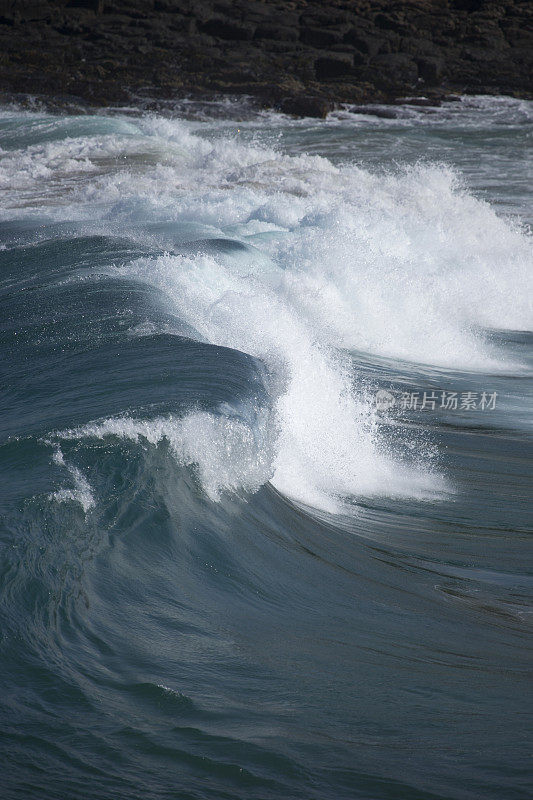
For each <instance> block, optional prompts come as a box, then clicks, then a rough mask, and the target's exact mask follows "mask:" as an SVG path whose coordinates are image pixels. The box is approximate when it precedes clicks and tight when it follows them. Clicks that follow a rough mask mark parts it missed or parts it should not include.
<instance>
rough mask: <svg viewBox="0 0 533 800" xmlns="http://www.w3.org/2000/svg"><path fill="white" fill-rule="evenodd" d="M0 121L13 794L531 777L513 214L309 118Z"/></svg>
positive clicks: (366, 790)
mask: <svg viewBox="0 0 533 800" xmlns="http://www.w3.org/2000/svg"><path fill="white" fill-rule="evenodd" d="M5 114H6V116H5V118H4V119H5V120H7V122H9V125H7V122H6V130H8V133H9V136H11V137H12V133H11V131H12V128H11V127H9V126H10V125H11V122H12V120H13V116H14V117H15V118H16V119H17V120H18V122H19V124H20V126H21V134H20V141H19V140H18V139H17V138H15V139H13V138H10V139H7V138H6V139H4V140H3V144H2V146H3V147H4V149H5V152H3V153H2V154H1V155H2V161H1V162H0V170H1V169H4V172H0V174H1V175H2V179H3V181H4V183H3V184H2V188H3V189H4V190H5V191H6V195H5V198H6V200H5V202H4V203H3V206H2V226H3V228H2V241H3V242H4V247H5V249H4V250H2V251H0V260H1V267H2V286H1V287H0V288H1V293H2V294H1V299H2V304H3V312H4V316H3V324H2V338H3V348H4V353H5V354H6V358H5V366H6V370H5V373H6V374H5V381H4V387H5V392H4V393H3V396H2V445H1V448H0V458H1V461H0V468H1V470H2V482H3V485H4V487H5V488H4V492H3V494H2V500H1V502H2V519H3V523H2V563H1V576H2V577H1V587H2V595H1V597H2V660H3V684H4V691H3V692H2V696H1V700H0V703H1V706H0V708H1V715H2V720H3V729H4V741H5V745H4V746H5V753H6V755H7V756H8V758H9V763H10V773H9V775H7V776H4V777H3V778H2V781H3V784H4V786H3V789H4V794H5V796H7V797H35V798H37V797H39V798H42V797H50V798H57V797H59V798H63V797H65V798H66V797H68V798H77V797H79V798H81V797H83V798H107V797H109V796H113V797H117V798H121V797H123V798H134V797H139V798H141V797H142V798H146V797H154V798H159V797H161V798H163V797H180V798H185V797H187V798H217V799H218V798H221V797H228V798H243V799H244V798H257V799H258V800H259V798H261V799H263V798H292V797H294V798H317V800H318V799H319V798H320V800H323V799H324V798H335V799H336V800H337V798H354V797H359V798H410V799H411V798H436V797H449V798H472V797H476V798H481V797H483V798H491V797H494V798H500V797H501V796H502V794H503V795H504V796H505V797H506V798H514V797H516V798H519V797H523V796H525V792H526V786H527V780H528V775H527V770H526V767H525V765H526V764H527V753H528V748H527V736H526V730H527V729H526V723H527V720H526V716H525V714H524V697H525V694H526V680H527V671H528V661H527V652H526V650H525V635H526V632H527V629H528V627H529V626H530V622H531V611H530V606H529V605H528V592H529V591H530V588H531V577H530V575H528V573H527V571H526V569H525V567H524V548H525V547H526V545H527V542H528V535H529V533H530V517H529V516H528V501H529V486H530V480H531V454H532V452H531V451H532V445H531V437H530V424H531V423H530V416H529V415H528V400H527V397H528V391H530V388H531V369H530V363H529V360H530V355H529V352H530V344H531V336H530V334H529V333H528V332H527V331H528V330H529V329H530V327H531V326H530V319H531V318H530V316H529V314H530V305H529V304H530V298H531V296H532V295H531V293H530V292H529V293H528V292H527V291H526V287H527V286H529V283H528V281H530V279H531V278H530V269H529V267H530V260H529V259H530V256H529V239H528V236H527V235H526V233H525V232H524V229H523V228H521V227H520V226H519V224H517V223H516V222H513V221H512V220H509V219H503V218H501V217H498V216H496V214H495V213H494V211H493V209H492V208H491V207H490V206H489V205H488V204H485V203H483V202H481V201H480V200H479V199H475V198H474V197H473V196H472V194H471V193H468V192H466V190H465V189H464V188H462V187H461V186H460V183H459V182H458V179H457V176H456V175H455V174H454V173H453V172H451V171H450V170H449V168H444V167H436V166H433V165H430V166H423V165H422V166H421V165H415V166H412V167H406V168H405V169H402V170H398V171H396V172H387V173H383V172H381V173H380V172H379V171H373V172H372V171H366V170H364V169H362V168H361V167H354V166H353V165H350V164H348V165H346V164H345V165H342V164H336V163H334V161H332V160H326V159H324V158H319V157H315V156H307V155H305V154H302V153H304V152H305V148H306V142H307V140H306V136H309V141H310V142H312V137H313V132H312V131H311V132H306V129H305V127H303V128H302V130H301V131H300V132H299V133H298V132H296V133H295V131H290V132H289V133H290V135H291V136H293V137H294V136H300V137H301V142H300V149H301V151H302V152H301V153H300V154H299V155H295V156H288V155H286V154H284V152H283V150H282V149H279V148H278V149H276V148H272V147H270V146H265V144H263V143H261V142H258V141H257V140H256V138H254V137H256V134H255V132H254V128H253V124H250V129H249V131H248V132H246V131H244V132H245V133H246V135H247V136H248V139H245V140H244V141H243V140H241V139H242V137H240V138H239V137H238V136H237V135H236V134H235V132H234V130H233V129H231V131H230V135H228V131H227V130H226V129H224V126H222V129H221V128H220V127H217V125H216V124H213V125H212V126H209V125H207V126H206V127H202V126H200V127H199V129H198V130H197V129H196V128H195V127H194V125H193V124H192V123H186V122H183V121H180V120H170V119H162V118H158V117H143V118H138V119H136V118H133V119H132V118H130V119H128V120H125V119H124V118H120V117H118V118H115V119H113V118H106V117H92V118H91V117H88V118H79V119H74V120H69V121H65V120H64V119H61V118H50V117H45V116H41V117H40V116H39V115H32V114H18V112H5ZM10 114H11V116H9V115H10ZM275 124H278V123H277V122H276V123H275ZM287 124H288V123H287ZM384 124H385V123H384ZM321 135H326V134H324V132H323V129H321ZM398 135H399V134H398ZM405 135H406V136H408V135H409V133H408V132H407V133H406V134H405ZM417 135H418V134H417ZM429 135H430V134H428V136H429ZM439 135H442V132H440V133H439ZM430 141H431V139H430ZM8 190H9V191H8ZM517 285H520V286H522V287H524V291H523V292H522V293H520V294H519V295H517V292H516V286H517ZM480 298H481V301H480ZM391 385H392V386H393V387H394V388H395V389H397V390H400V389H406V390H408V391H415V390H421V391H424V390H429V389H435V390H438V389H440V388H449V389H456V390H458V391H460V392H461V391H468V390H473V391H477V392H481V391H483V390H484V389H490V390H492V391H497V392H498V393H499V398H500V401H499V403H498V405H497V407H496V409H494V411H493V412H491V414H490V415H489V414H488V412H487V414H484V415H483V414H481V412H479V413H477V412H475V413H474V412H471V413H468V412H466V411H463V412H461V411H460V410H459V411H457V412H455V413H453V412H451V411H450V412H448V413H445V412H444V411H443V412H435V413H431V412H428V413H426V412H424V413H422V412H416V411H412V412H411V413H409V412H408V411H406V412H405V413H404V414H401V413H396V412H391V413H390V414H385V415H383V414H379V413H378V412H377V411H376V410H375V404H374V400H373V394H374V392H375V390H376V388H377V387H381V386H383V387H385V388H389V387H391Z"/></svg>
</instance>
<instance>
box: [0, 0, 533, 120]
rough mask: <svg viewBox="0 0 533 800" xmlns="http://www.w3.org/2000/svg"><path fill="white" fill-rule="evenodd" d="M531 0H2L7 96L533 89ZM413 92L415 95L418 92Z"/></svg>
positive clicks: (302, 108) (268, 103)
mask: <svg viewBox="0 0 533 800" xmlns="http://www.w3.org/2000/svg"><path fill="white" fill-rule="evenodd" d="M532 29H533V7H532V6H531V4H530V3H529V2H528V1H527V0H501V1H500V2H498V1H497V0H496V1H495V2H492V1H491V0H408V1H405V0H404V1H402V2H395V1H394V0H392V2H388V1H387V0H332V1H331V2H328V3H327V4H326V3H323V2H318V0H288V2H282V1H281V0H48V2H47V1H46V0H43V1H41V0H12V1H10V2H6V0H0V99H3V100H6V99H10V98H14V97H15V98H17V97H22V96H26V97H27V96H38V97H39V98H41V99H45V100H46V99H48V100H49V101H50V102H54V103H55V104H60V105H61V104H63V105H69V104H78V105H80V104H81V105H84V104H85V105H88V106H116V105H125V104H129V105H139V104H142V103H143V102H144V103H145V102H147V101H148V100H155V101H157V100H160V101H168V100H172V99H180V98H184V97H194V98H205V99H209V98H210V97H213V96H215V95H220V94H230V95H249V96H251V97H252V98H254V100H255V102H256V103H257V104H258V105H260V106H263V107H273V108H278V109H280V110H282V111H285V112H287V113H291V114H295V115H299V116H306V115H310V116H317V117H322V116H325V114H326V113H327V112H328V111H329V110H331V109H332V108H333V107H334V106H335V105H336V104H340V103H352V104H365V103H376V102H378V103H394V102H401V101H402V98H405V97H410V98H415V100H414V102H419V103H425V102H427V103H431V104H438V103H440V102H441V101H442V100H443V99H445V98H446V97H449V96H450V95H451V94H454V93H475V94H507V95H512V96H515V97H524V98H532V97H533V87H532V84H531V76H532V74H533V42H532V35H531V31H532ZM416 98H417V99H416Z"/></svg>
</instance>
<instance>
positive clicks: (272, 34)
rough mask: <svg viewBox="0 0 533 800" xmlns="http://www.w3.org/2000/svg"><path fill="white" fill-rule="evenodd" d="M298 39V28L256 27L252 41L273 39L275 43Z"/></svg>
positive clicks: (271, 25) (269, 25)
mask: <svg viewBox="0 0 533 800" xmlns="http://www.w3.org/2000/svg"><path fill="white" fill-rule="evenodd" d="M299 38H300V33H299V31H298V28H287V27H285V26H284V25H275V24H267V25H258V27H257V28H256V31H255V34H254V39H274V40H275V41H278V42H280V41H287V42H290V41H297V40H298V39H299Z"/></svg>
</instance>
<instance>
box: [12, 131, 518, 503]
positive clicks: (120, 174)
mask: <svg viewBox="0 0 533 800" xmlns="http://www.w3.org/2000/svg"><path fill="white" fill-rule="evenodd" d="M137 124H138V128H139V131H140V133H139V134H138V135H133V134H131V133H128V134H127V135H125V134H123V133H120V132H117V133H116V134H107V135H106V136H105V137H100V138H98V140H96V138H94V137H93V138H92V139H91V138H90V137H79V138H71V139H64V140H61V141H59V142H57V141H56V142H54V143H53V146H52V145H50V147H49V148H48V150H47V149H46V148H45V149H44V150H38V149H33V150H32V149H31V148H29V149H28V150H27V151H26V153H25V158H26V161H24V159H22V161H21V166H20V172H17V169H16V167H15V166H14V163H15V162H14V161H13V159H11V161H10V160H9V159H10V156H7V159H8V160H7V162H6V163H7V169H8V172H9V169H12V170H14V171H13V174H9V175H8V178H9V180H12V181H13V183H12V184H10V185H11V188H12V189H13V187H14V188H16V186H17V183H16V181H17V180H19V181H21V186H22V187H23V189H24V192H25V194H24V202H25V204H26V206H28V204H30V203H31V202H33V203H34V204H35V208H38V209H39V212H40V213H42V210H43V205H42V204H43V203H48V206H47V213H49V214H50V215H52V216H53V218H55V219H72V218H76V219H86V220H95V219H96V220H98V221H99V224H100V226H101V227H102V226H103V227H104V228H105V229H107V230H109V231H110V232H115V231H117V230H120V231H121V232H123V231H124V230H128V228H129V229H130V230H131V231H132V234H131V235H132V236H137V237H139V238H143V236H145V238H146V242H149V241H150V238H149V236H148V234H146V235H145V234H144V233H143V229H142V225H144V224H145V223H147V222H151V221H166V222H169V221H170V222H174V223H176V224H177V226H178V227H179V225H180V224H182V223H190V222H194V223H195V224H201V225H203V226H211V228H212V230H213V231H214V232H216V231H219V235H220V237H224V236H226V235H228V236H238V237H239V238H240V240H241V241H243V242H246V243H247V244H253V245H255V246H256V249H255V250H253V251H252V250H244V251H240V252H235V253H233V254H224V255H222V254H221V255H220V256H219V257H214V256H212V255H209V256H207V255H205V254H201V253H200V254H199V255H197V256H194V257H190V256H187V257H185V256H180V255H175V254H171V253H169V254H167V255H165V256H160V257H157V258H144V259H138V260H136V261H135V262H133V263H132V264H131V265H130V266H129V267H128V268H126V269H125V270H123V271H122V273H120V274H124V275H126V276H127V277H128V278H131V277H136V278H137V279H138V280H141V281H143V282H145V283H147V284H150V285H152V286H154V287H156V288H157V289H158V290H159V292H163V293H164V294H165V295H166V297H167V299H168V301H169V302H170V304H171V306H172V308H173V310H174V311H175V313H176V315H177V316H178V317H179V318H180V319H181V320H182V321H183V322H185V323H186V324H187V325H189V326H191V328H193V329H194V330H196V331H197V333H198V335H199V336H200V337H202V338H203V339H205V340H206V341H209V342H212V343H215V344H220V345H224V346H227V347H231V348H236V349H239V350H242V351H244V352H246V353H249V354H251V355H252V356H255V357H256V358H258V359H260V360H261V361H262V362H264V363H266V364H267V365H268V367H269V369H270V371H271V374H272V375H273V376H275V379H274V382H273V386H272V387H271V391H272V399H273V400H272V401H273V411H272V414H265V415H264V418H263V419H262V421H261V422H260V424H259V428H254V427H251V426H250V425H248V424H247V423H244V422H243V421H242V420H240V419H239V418H238V416H236V415H234V414H232V413H229V412H227V411H226V412H221V413H220V414H200V413H193V414H190V415H188V416H186V417H184V418H183V419H180V420H177V419H174V418H171V417H169V418H161V419H157V420H151V421H150V420H145V421H138V420H137V421H134V420H128V419H123V418H120V419H115V420H107V421H105V422H103V423H100V424H99V425H97V426H93V427H92V428H85V429H83V430H81V431H78V432H77V434H76V435H90V436H104V435H106V436H107V435H115V436H126V437H129V438H133V439H139V437H144V438H145V439H146V440H147V441H149V442H152V443H154V444H157V443H158V442H160V441H162V440H163V439H164V440H166V441H168V442H169V443H170V446H171V450H172V452H173V454H174V456H175V457H176V458H177V459H178V460H179V461H180V462H182V463H187V464H195V465H196V466H197V469H198V473H199V475H200V478H201V480H202V483H203V485H204V487H205V489H206V492H207V493H208V495H209V496H210V497H212V498H213V499H216V498H218V497H219V496H220V493H221V492H222V491H224V490H226V489H228V490H231V491H235V490H238V489H239V488H242V487H244V488H246V489H248V490H253V489H255V488H257V487H258V486H259V485H261V484H262V483H264V482H265V480H268V479H270V480H271V481H272V483H273V485H274V486H275V487H276V488H277V489H279V490H280V491H281V492H283V493H285V494H286V495H288V496H290V497H292V498H295V499H297V500H298V501H300V502H302V503H306V504H309V505H315V506H319V507H321V508H324V509H326V510H335V509H338V508H339V504H340V503H342V502H343V500H344V499H346V498H357V497H361V496H363V495H364V496H369V495H388V496H394V495H396V496H402V495H405V496H415V497H421V498H427V497H431V496H433V495H434V492H435V491H439V490H441V489H442V486H443V484H442V481H441V480H440V479H439V477H438V476H437V475H435V474H434V473H433V472H432V470H431V466H430V463H426V464H424V465H423V466H421V465H418V467H417V466H407V465H406V463H405V461H404V458H403V455H402V442H401V441H399V442H391V441H387V440H386V439H385V438H384V436H383V434H382V432H381V431H380V428H379V425H378V421H377V420H376V417H375V414H374V410H373V407H372V404H371V403H370V402H369V401H368V400H367V399H365V397H363V396H361V395H360V394H357V393H356V392H355V391H354V388H353V376H352V375H351V373H350V369H351V362H350V360H349V359H348V357H347V356H346V353H345V351H346V350H355V351H358V350H360V351H365V352H368V353H370V354H374V355H376V354H377V355H380V356H381V355H383V356H389V357H396V358H402V359H405V360H410V361H415V362H424V363H427V364H432V365H441V366H445V367H454V368H460V369H487V368H490V369H491V370H494V369H498V368H501V367H503V368H507V367H508V366H509V365H508V364H505V359H504V356H503V355H502V354H501V353H499V352H498V351H497V350H496V349H495V348H494V347H492V346H491V343H490V339H489V338H488V337H487V336H486V335H484V334H483V332H482V329H483V328H488V329H494V328H507V329H514V328H516V329H530V328H531V327H532V320H533V306H532V303H533V274H532V270H531V239H530V237H528V236H526V235H525V233H524V231H522V230H520V229H518V228H517V227H513V225H511V224H510V223H509V222H508V221H506V220H504V219H501V218H499V217H498V216H497V215H496V214H495V212H494V210H493V209H491V208H490V207H489V206H488V205H487V204H485V203H483V202H480V201H479V200H477V199H475V198H473V197H472V196H470V195H469V194H468V193H467V192H465V191H464V189H463V188H462V187H461V185H460V182H459V181H458V180H457V178H456V176H455V175H454V174H453V173H452V172H451V171H450V170H449V169H447V168H446V167H441V166H435V165H434V166H428V165H418V166H415V167H411V168H409V169H403V170H395V171H392V172H390V173H383V174H376V173H371V172H369V171H367V170H364V169H362V168H360V167H356V166H353V165H345V166H341V167H337V166H334V165H333V164H332V163H331V162H330V161H328V160H327V159H325V158H321V157H317V156H308V155H299V156H288V155H284V154H282V153H280V152H278V151H277V150H276V149H275V148H271V147H264V146H261V145H259V144H257V143H248V144H246V143H245V142H243V141H242V140H241V138H240V136H239V135H237V133H235V134H234V135H232V136H230V137H227V136H226V137H225V138H220V137H217V136H216V135H215V136H213V137H212V138H211V139H207V138H205V137H204V136H200V135H197V134H195V133H194V132H193V126H191V124H187V123H183V122H180V121H177V120H169V119H162V118H158V117H146V118H144V119H141V120H138V123H137ZM120 154H122V155H126V159H123V160H124V162H125V163H124V164H122V163H121V158H120V157H119V156H120ZM4 156H5V154H1V157H2V159H3V158H4ZM71 162H72V164H73V165H72V169H73V170H75V169H78V167H77V166H76V165H82V168H81V172H80V170H78V173H77V174H81V173H83V174H81V177H80V179H79V180H77V181H75V182H73V183H69V182H68V181H65V180H64V178H63V177H62V176H64V175H65V172H68V170H69V169H70V166H69V165H71ZM1 163H2V161H1V160H0V166H1ZM65 165H66V166H65ZM86 167H87V169H86ZM41 168H44V169H48V170H50V171H51V174H52V176H54V175H55V176H56V177H57V179H58V185H60V186H62V187H63V188H64V192H63V194H62V195H61V197H60V198H58V197H55V198H53V202H52V204H50V195H49V193H48V194H47V192H46V190H45V189H44V188H42V187H41V186H40V185H39V180H40V179H39V175H38V172H39V169H41ZM35 170H36V172H35ZM114 274H116V272H115V273H114ZM423 457H424V454H422V456H421V458H422V459H423Z"/></svg>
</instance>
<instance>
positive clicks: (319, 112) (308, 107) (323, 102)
mask: <svg viewBox="0 0 533 800" xmlns="http://www.w3.org/2000/svg"><path fill="white" fill-rule="evenodd" d="M279 109H280V111H283V113H284V114H293V115H295V116H297V117H318V118H319V119H324V117H325V116H327V114H329V112H330V111H332V110H333V103H332V102H331V100H328V99H327V98H326V97H318V96H313V95H307V94H300V95H295V96H294V97H284V98H283V99H282V101H281V103H280V104H279Z"/></svg>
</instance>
